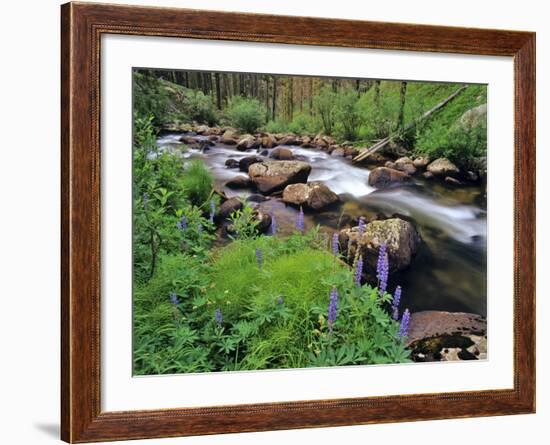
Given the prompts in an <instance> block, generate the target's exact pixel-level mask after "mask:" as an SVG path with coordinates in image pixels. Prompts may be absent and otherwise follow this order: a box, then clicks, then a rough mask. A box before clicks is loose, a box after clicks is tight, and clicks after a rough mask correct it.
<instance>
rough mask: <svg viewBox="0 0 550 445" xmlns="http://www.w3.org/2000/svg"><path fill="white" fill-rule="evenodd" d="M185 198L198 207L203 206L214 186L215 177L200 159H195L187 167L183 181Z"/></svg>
mask: <svg viewBox="0 0 550 445" xmlns="http://www.w3.org/2000/svg"><path fill="white" fill-rule="evenodd" d="M181 185H182V187H183V194H184V196H185V198H186V199H187V200H188V201H189V202H191V203H192V204H194V205H196V206H199V207H201V206H203V205H204V204H205V203H206V201H207V200H208V198H209V197H210V193H211V191H212V187H213V186H214V177H213V176H212V173H210V170H208V168H207V167H206V166H205V165H204V162H202V161H201V160H200V159H195V160H193V161H191V162H189V163H188V164H187V165H186V166H185V171H184V172H183V177H182V179H181Z"/></svg>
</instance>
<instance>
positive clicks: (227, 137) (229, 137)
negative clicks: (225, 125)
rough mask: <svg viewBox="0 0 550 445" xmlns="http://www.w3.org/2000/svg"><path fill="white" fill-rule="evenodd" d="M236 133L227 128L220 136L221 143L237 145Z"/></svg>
mask: <svg viewBox="0 0 550 445" xmlns="http://www.w3.org/2000/svg"><path fill="white" fill-rule="evenodd" d="M237 138H238V135H237V133H235V132H234V131H233V130H227V131H226V132H225V133H224V134H223V136H222V143H223V144H225V145H237V143H238V142H239V141H238V139H237Z"/></svg>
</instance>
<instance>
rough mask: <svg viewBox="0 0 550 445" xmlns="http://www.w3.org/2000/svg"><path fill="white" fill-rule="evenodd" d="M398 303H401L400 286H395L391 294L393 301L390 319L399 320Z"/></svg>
mask: <svg viewBox="0 0 550 445" xmlns="http://www.w3.org/2000/svg"><path fill="white" fill-rule="evenodd" d="M400 301H401V286H397V287H396V288H395V292H394V293H393V300H392V303H391V307H392V317H393V319H394V320H398V319H399V302H400Z"/></svg>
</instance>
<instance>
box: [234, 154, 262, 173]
mask: <svg viewBox="0 0 550 445" xmlns="http://www.w3.org/2000/svg"><path fill="white" fill-rule="evenodd" d="M262 161H263V159H262V158H259V157H258V156H246V157H245V158H242V159H241V160H240V161H239V170H240V171H242V172H247V171H248V168H249V167H250V166H251V165H252V164H255V163H257V162H262Z"/></svg>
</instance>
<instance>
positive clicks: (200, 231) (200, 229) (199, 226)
mask: <svg viewBox="0 0 550 445" xmlns="http://www.w3.org/2000/svg"><path fill="white" fill-rule="evenodd" d="M197 232H198V234H199V236H202V224H201V223H198V224H197Z"/></svg>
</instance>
